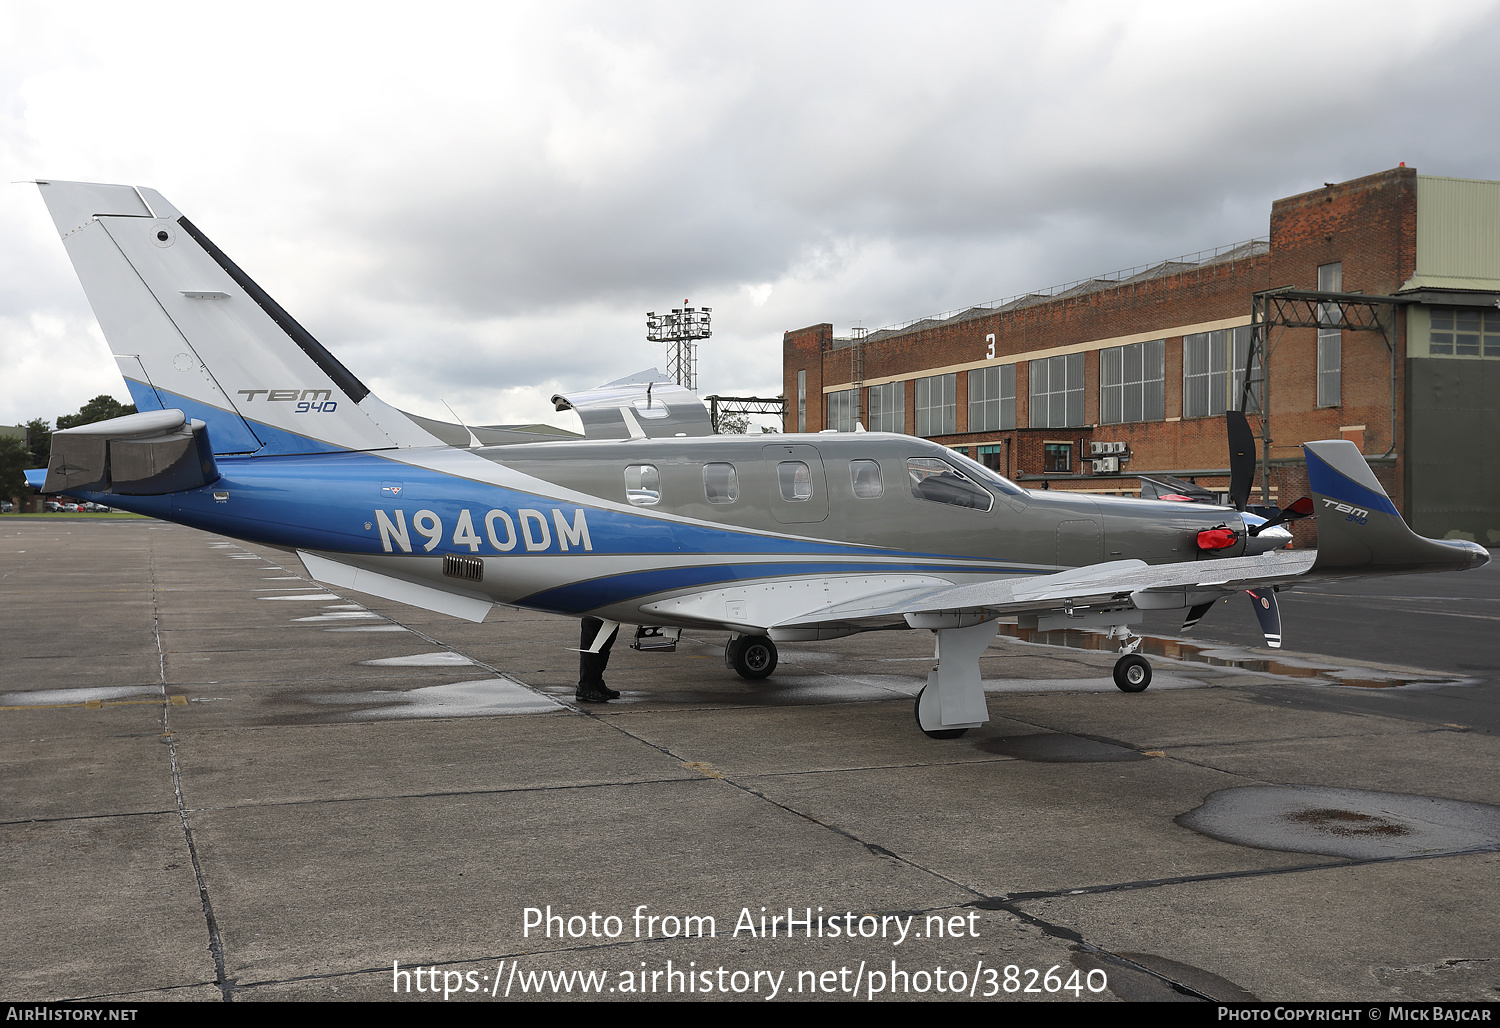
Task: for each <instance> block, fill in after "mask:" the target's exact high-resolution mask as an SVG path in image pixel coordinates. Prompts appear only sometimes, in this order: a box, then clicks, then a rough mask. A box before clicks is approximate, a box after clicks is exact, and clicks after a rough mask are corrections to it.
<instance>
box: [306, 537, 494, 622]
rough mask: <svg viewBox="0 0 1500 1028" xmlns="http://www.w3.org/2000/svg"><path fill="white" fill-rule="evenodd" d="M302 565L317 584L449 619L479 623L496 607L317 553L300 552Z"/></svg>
mask: <svg viewBox="0 0 1500 1028" xmlns="http://www.w3.org/2000/svg"><path fill="white" fill-rule="evenodd" d="M297 556H298V557H300V558H302V566H303V567H305V568H307V573H308V574H309V575H310V576H311V577H312V580H313V581H315V582H322V583H323V584H325V585H332V586H338V587H340V588H343V589H354V590H356V591H358V592H362V593H369V594H370V595H371V596H379V597H380V598H381V599H383V600H395V601H396V602H397V603H405V604H407V605H409V606H412V607H419V608H421V609H422V610H431V611H435V612H437V613H439V614H447V615H448V616H449V617H456V618H463V619H464V620H465V621H473V622H475V623H476V624H477V623H479V622H481V621H483V620H484V619H485V617H487V616H488V615H489V612H490V608H491V607H493V606H494V604H493V603H492V602H491V601H490V600H489V599H487V598H485V597H484V596H483V595H481V594H479V593H466V592H462V591H458V590H451V591H450V590H447V589H434V588H433V587H432V586H430V585H422V584H420V583H417V582H409V581H407V580H406V579H404V578H396V577H395V576H393V575H383V574H381V573H380V572H378V571H370V570H368V569H366V568H357V567H354V566H353V565H352V564H345V563H343V562H342V561H337V560H330V559H329V558H327V557H322V556H319V555H318V554H316V553H308V552H307V551H306V550H298V551H297Z"/></svg>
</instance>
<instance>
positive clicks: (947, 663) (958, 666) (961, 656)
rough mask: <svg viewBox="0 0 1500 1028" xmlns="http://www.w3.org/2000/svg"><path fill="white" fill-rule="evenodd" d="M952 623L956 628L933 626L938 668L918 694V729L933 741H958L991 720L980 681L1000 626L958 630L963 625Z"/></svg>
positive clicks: (955, 620) (988, 623) (957, 621)
mask: <svg viewBox="0 0 1500 1028" xmlns="http://www.w3.org/2000/svg"><path fill="white" fill-rule="evenodd" d="M951 623H952V624H953V625H954V627H952V628H944V627H938V626H936V625H934V626H932V627H933V628H934V633H933V634H934V635H935V636H936V637H937V646H936V651H935V652H934V654H933V656H935V657H937V667H935V668H933V669H932V671H931V672H930V673H929V674H928V675H927V684H926V685H925V686H923V687H922V691H921V692H919V693H917V705H916V711H915V713H916V715H917V727H918V728H920V729H922V731H923V732H924V733H925V734H926V735H927V737H928V738H929V739H957V738H958V737H959V736H961V735H963V734H964V733H965V732H967V731H968V730H969V729H971V728H978V727H979V726H980V725H982V724H984V723H985V722H986V721H988V720H989V719H990V713H989V710H988V709H987V708H986V707H985V702H984V683H983V682H982V681H980V678H979V655H980V654H982V653H983V652H984V651H985V649H986V647H988V646H989V644H990V641H991V640H992V639H994V638H995V631H996V629H997V628H998V627H999V624H1000V623H999V622H998V621H985V622H982V623H980V624H973V625H964V626H963V627H958V626H959V625H960V624H961V623H962V622H961V621H960V619H958V618H956V617H955V618H953V619H952V622H951ZM940 624H941V623H940ZM914 627H928V626H926V625H921V626H914Z"/></svg>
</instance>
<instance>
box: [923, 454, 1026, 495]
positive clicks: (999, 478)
mask: <svg viewBox="0 0 1500 1028" xmlns="http://www.w3.org/2000/svg"><path fill="white" fill-rule="evenodd" d="M943 456H944V457H946V458H948V459H950V460H953V461H954V462H956V463H957V464H958V465H959V466H961V467H962V468H963V469H964V471H965V472H967V473H968V474H971V475H973V476H974V477H975V478H977V479H978V480H979V481H981V482H984V483H986V484H988V485H992V486H994V487H995V488H996V489H999V490H1000V491H1001V492H1002V493H1009V494H1010V495H1011V496H1025V495H1026V490H1025V489H1022V488H1021V487H1020V486H1018V485H1016V483H1014V482H1012V481H1011V480H1010V479H1008V478H1006V477H1005V476H1004V475H1002V474H1000V472H998V471H995V470H994V469H993V468H987V467H985V466H984V465H983V464H981V463H979V462H978V461H977V460H973V459H971V458H969V457H965V456H964V455H963V454H961V453H959V452H958V451H957V450H954V451H952V452H951V453H945V454H944V455H943Z"/></svg>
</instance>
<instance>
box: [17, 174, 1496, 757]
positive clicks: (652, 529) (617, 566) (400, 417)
mask: <svg viewBox="0 0 1500 1028" xmlns="http://www.w3.org/2000/svg"><path fill="white" fill-rule="evenodd" d="M38 185H39V186H40V189H41V192H42V195H43V197H44V198H45V200H46V203H47V207H48V209H49V211H50V212H51V215H52V218H53V221H54V222H55V223H56V225H57V228H58V231H59V233H60V234H61V235H62V239H63V243H64V245H65V246H66V248H67V251H68V255H69V257H70V258H71V259H72V261H73V265H74V267H75V268H76V269H77V272H78V276H79V278H80V279H81V280H82V283H83V287H84V291H85V292H86V293H87V294H88V298H89V302H90V303H91V304H92V306H93V309H94V313H95V315H96V317H97V318H98V320H99V325H100V327H101V328H102V329H103V331H104V335H105V338H106V339H107V340H108V341H109V346H110V349H111V350H112V351H113V353H114V356H115V360H116V361H117V362H118V363H119V367H120V371H121V373H122V374H123V375H124V377H125V381H126V384H127V386H128V387H129V389H130V393H131V395H132V396H133V397H134V399H135V403H136V406H137V408H138V409H139V413H137V414H132V415H129V416H127V417H123V418H117V419H115V420H113V421H106V422H101V423H97V424H92V425H86V426H83V427H80V428H76V429H69V430H66V431H60V432H56V433H54V434H53V437H52V440H53V444H52V445H53V449H52V455H51V459H50V462H49V465H48V467H47V469H46V471H45V477H43V473H41V472H37V473H35V478H34V481H35V484H37V485H41V486H43V487H44V489H45V491H46V492H49V493H67V494H68V495H71V496H75V497H80V498H83V499H88V500H94V501H97V502H102V503H107V504H108V505H110V506H111V507H116V508H119V509H121V510H129V511H136V512H139V513H142V514H148V515H152V516H155V517H160V518H164V519H167V520H170V521H175V522H178V523H181V524H184V525H190V526H193V527H195V528H202V529H206V530H209V531H213V532H218V533H222V534H224V535H228V536H233V537H236V538H239V539H245V540H249V541H251V542H255V543H262V544H269V545H272V546H278V547H283V548H286V549H290V550H294V551H295V552H296V553H297V555H298V556H299V557H300V559H301V560H302V563H303V565H304V566H305V567H306V569H307V572H308V574H309V575H310V576H311V577H312V578H313V579H315V580H317V581H319V582H324V583H327V584H329V585H333V586H339V587H344V588H350V589H355V590H358V591H361V592H365V593H370V594H373V595H376V596H380V597H384V598H387V599H392V600H398V601H401V602H404V603H408V604H412V605H414V606H417V607H422V608H426V609H428V610H434V611H441V612H443V613H446V614H451V615H453V616H456V617H461V618H467V619H469V620H471V621H476V622H477V621H483V620H484V618H485V616H486V614H487V613H488V611H489V610H490V608H491V606H492V605H494V604H496V603H500V604H508V605H513V606H518V607H528V608H533V609H537V610H544V611H550V612H553V613H558V614H565V615H570V616H574V617H592V618H598V619H602V620H603V621H604V622H605V624H604V627H603V629H602V630H601V632H600V633H599V637H598V639H596V640H595V642H594V644H593V645H594V647H595V648H597V647H598V646H600V645H601V644H602V643H603V642H604V640H605V638H606V637H607V636H609V635H611V634H612V633H613V631H614V630H615V628H616V626H617V625H619V624H626V625H635V626H639V627H638V628H637V636H638V638H639V639H641V640H642V642H643V644H644V645H646V646H648V647H650V646H661V647H663V648H665V647H669V646H670V645H671V642H672V640H673V639H675V637H676V635H677V633H678V632H680V631H681V630H682V629H684V628H691V629H706V630H717V631H723V632H727V633H729V634H730V640H729V643H728V645H727V647H726V653H725V658H726V662H727V663H728V664H729V665H730V666H731V667H732V668H733V669H734V670H735V671H736V672H738V673H739V674H740V675H741V676H743V677H745V678H750V679H754V678H764V677H765V676H767V675H769V674H771V673H772V672H773V671H774V670H775V667H776V660H777V644H778V643H783V642H790V641H804V640H818V639H831V638H837V637H839V636H845V635H851V634H854V633H859V632H868V631H875V630H882V629H923V630H928V631H931V632H933V633H934V635H935V637H936V654H935V658H936V668H935V669H934V670H933V671H932V673H931V674H930V675H929V676H928V681H927V685H926V687H925V688H924V689H923V691H922V693H921V695H920V696H919V697H918V699H917V704H916V716H917V721H918V723H919V725H920V726H921V728H922V730H923V731H925V732H927V733H928V734H929V735H932V736H934V737H940V738H943V737H953V736H956V735H961V734H962V733H963V732H964V731H965V730H967V729H968V728H972V727H975V726H977V725H979V724H982V723H983V722H984V721H986V720H987V719H988V712H987V710H986V705H985V698H984V689H983V685H982V683H981V681H980V673H979V656H980V654H982V653H983V652H984V650H985V648H986V647H987V646H988V645H989V644H990V641H991V640H992V639H993V638H994V636H995V633H996V627H997V619H998V618H1000V617H1003V616H1018V617H1019V618H1020V620H1021V623H1022V624H1026V625H1033V626H1035V627H1037V628H1039V629H1043V630H1045V629H1050V628H1062V627H1074V628H1084V627H1087V628H1094V629H1101V630H1108V631H1109V633H1110V634H1111V636H1112V637H1113V638H1118V639H1119V640H1120V647H1121V653H1122V655H1121V657H1120V659H1119V661H1118V663H1117V664H1116V666H1115V681H1116V683H1117V684H1118V685H1119V686H1120V688H1121V689H1124V690H1126V691H1127V692H1137V691H1140V690H1142V689H1144V688H1146V686H1147V685H1148V684H1149V683H1150V680H1151V667H1150V665H1149V664H1148V663H1147V662H1146V660H1145V659H1144V658H1143V657H1141V656H1140V655H1139V654H1137V653H1135V652H1134V650H1135V648H1136V646H1137V645H1138V644H1139V639H1138V637H1135V636H1133V634H1132V633H1131V626H1132V625H1135V624H1138V623H1139V622H1140V620H1141V618H1142V614H1141V612H1142V611H1144V610H1160V609H1182V610H1184V611H1185V612H1187V616H1188V619H1189V621H1190V622H1191V621H1196V619H1197V617H1199V616H1201V615H1202V612H1203V611H1205V610H1207V608H1208V606H1209V605H1210V604H1212V603H1213V602H1214V601H1216V600H1218V599H1220V598H1222V597H1224V596H1225V595H1228V594H1230V593H1234V592H1240V591H1248V592H1250V594H1251V598H1252V601H1253V602H1254V604H1255V608H1256V612H1257V615H1258V616H1260V618H1261V622H1262V626H1263V628H1264V629H1265V631H1266V634H1267V637H1268V640H1269V641H1271V642H1272V644H1273V645H1277V644H1279V642H1280V632H1281V627H1280V616H1279V613H1278V611H1277V607H1276V602H1275V599H1276V591H1277V590H1278V589H1281V588H1285V587H1287V586H1291V585H1295V584H1297V583H1298V582H1306V581H1310V580H1314V579H1324V578H1330V577H1343V576H1352V575H1381V574H1392V573H1401V572H1418V571H1441V570H1460V569H1465V568H1472V567H1478V566H1480V565H1482V564H1484V563H1485V562H1486V561H1488V559H1489V557H1488V553H1487V552H1486V551H1485V549H1484V548H1483V547H1480V546H1478V545H1476V544H1474V543H1468V542H1457V541H1435V540H1430V539H1424V538H1421V537H1419V536H1416V535H1414V534H1413V533H1412V532H1411V531H1410V529H1408V528H1407V526H1406V524H1405V523H1404V522H1403V521H1402V519H1401V517H1400V515H1399V513H1398V512H1397V511H1396V508H1395V507H1394V506H1393V505H1392V504H1391V501H1390V500H1389V499H1388V498H1387V496H1386V494H1385V492H1384V491H1383V490H1382V489H1381V487H1380V485H1379V483H1378V482H1377V481H1376V479H1375V477H1374V475H1373V474H1371V472H1370V469H1369V467H1368V465H1367V464H1366V463H1365V461H1364V458H1363V457H1361V456H1360V454H1359V451H1358V450H1357V449H1356V448H1355V447H1354V445H1353V444H1351V443H1348V442H1344V441H1340V440H1334V441H1324V442H1313V443H1308V444H1307V446H1306V454H1307V464H1308V476H1309V480H1310V482H1311V488H1312V493H1313V495H1312V496H1311V497H1310V498H1307V499H1305V500H1303V501H1300V502H1299V503H1298V504H1294V505H1292V506H1291V507H1289V508H1288V509H1287V510H1285V511H1281V512H1279V513H1276V514H1275V515H1274V516H1272V517H1270V518H1261V517H1257V516H1255V515H1253V514H1249V513H1246V512H1245V511H1244V506H1245V500H1246V498H1247V496H1248V492H1249V482H1250V473H1249V469H1250V467H1251V464H1250V463H1246V458H1247V456H1248V459H1249V461H1250V462H1252V463H1253V445H1252V448H1251V450H1250V452H1249V454H1248V455H1247V454H1246V453H1245V452H1243V449H1242V450H1241V452H1239V453H1238V454H1237V455H1236V457H1235V464H1234V466H1235V468H1236V475H1235V485H1234V486H1233V488H1232V490H1231V493H1232V499H1233V500H1234V506H1233V507H1214V506H1207V505H1204V504H1193V503H1179V502H1153V501H1142V500H1136V499H1126V498H1110V497H1091V496H1077V495H1069V494H1067V493H1064V492H1060V491H1043V492H1030V491H1028V490H1025V489H1022V488H1020V487H1018V486H1017V485H1015V484H1014V483H1012V482H1010V481H1009V480H1007V479H1005V478H1003V477H1001V476H999V475H997V474H995V473H994V472H992V471H990V470H989V469H987V468H985V467H982V466H981V465H979V464H976V463H974V462H973V461H970V460H968V459H967V458H965V457H963V456H960V455H958V454H956V453H954V452H953V451H952V450H949V449H947V448H946V447H943V446H941V445H938V444H936V443H932V442H928V441H926V440H923V439H918V438H915V437H912V436H906V435H891V434H885V433H875V432H869V433H865V432H859V433H840V434H827V433H820V434H817V435H778V436H774V437H766V436H759V437H751V436H723V435H714V434H713V433H712V431H711V427H710V425H709V423H708V416H707V412H706V411H705V410H704V408H703V404H702V403H701V402H700V401H699V400H698V399H697V398H696V397H694V396H692V395H691V394H690V393H688V392H687V391H686V390H684V389H681V388H679V387H676V386H673V385H670V384H668V383H665V382H662V381H659V380H658V377H657V376H654V375H649V374H648V375H643V376H638V377H637V378H634V379H626V380H622V381H620V382H616V383H612V384H610V385H608V386H604V387H601V388H599V389H595V390H591V391H587V392H584V393H579V394H570V395H566V396H557V397H554V398H553V400H554V402H555V403H556V405H557V406H558V408H559V409H567V408H571V409H573V410H575V411H577V413H578V415H579V417H580V419H581V421H582V423H583V426H584V429H585V437H584V438H582V439H572V438H569V439H560V438H558V437H557V436H555V435H546V434H544V433H538V432H525V431H514V430H508V429H503V428H484V427H473V428H471V427H469V426H465V425H454V424H448V423H444V422H438V421H431V420H428V419H425V418H420V417H416V416H414V415H409V414H406V413H403V412H401V411H399V410H396V409H395V408H393V407H391V406H389V405H387V404H385V403H382V402H381V401H380V400H379V399H378V398H377V397H376V396H375V395H374V394H372V393H371V392H370V390H369V389H368V388H367V387H366V386H365V385H364V384H363V383H362V382H360V380H359V379H358V378H356V377H355V376H354V375H353V374H352V373H351V372H350V371H349V370H348V369H347V368H345V367H344V366H343V365H342V364H341V363H339V361H338V360H337V359H336V358H335V357H334V356H333V355H332V354H330V353H329V352H328V351H327V350H326V349H324V348H323V346H322V345H320V344H319V343H318V341H317V340H316V339H314V338H313V336H312V335H311V334H310V333H308V331H307V330H306V329H304V328H303V327H302V326H301V325H299V324H298V323H297V322H296V321H295V320H293V318H292V317H291V316H290V315H288V314H287V312H286V311H284V310H283V309H282V308H281V307H280V306H279V305H278V304H277V303H276V301H275V300H273V299H271V297H270V296H268V295H266V293H265V292H264V291H263V290H262V289H261V288H260V287H259V286H258V285H256V283H255V282H254V281H253V280H252V279H251V278H250V277H249V276H248V275H246V274H245V272H244V271H242V270H241V269H240V268H239V267H238V266H237V265H236V264H235V263H234V262H233V261H231V260H230V259H229V258H228V257H227V256H225V254H224V253H223V252H222V251H220V250H219V248H218V247H216V246H215V245H214V244H213V243H212V242H211V241H210V240H209V239H208V237H207V236H205V235H204V234H203V232H202V231H201V230H200V229H199V228H198V227H197V226H196V225H194V224H193V223H192V222H191V221H189V220H188V219H187V218H186V217H184V216H182V215H181V214H180V213H179V212H178V211H177V210H176V209H175V208H174V207H173V206H172V205H171V204H170V203H168V202H167V201H166V200H165V199H164V198H163V197H162V196H161V194H160V193H158V192H156V191H155V190H152V189H147V188H137V187H132V186H120V185H100V184H91V183H80V182H58V181H44V182H40V183H38ZM1246 434H1248V433H1246ZM1236 508H1238V509H1236ZM1309 514H1316V517H1317V523H1318V534H1319V539H1320V544H1321V545H1320V548H1319V549H1318V550H1316V551H1307V550H1302V551H1289V550H1286V549H1284V548H1283V547H1284V546H1285V544H1286V543H1287V541H1288V540H1289V538H1290V536H1289V533H1287V531H1286V530H1285V528H1283V527H1281V523H1283V522H1285V521H1287V520H1291V519H1293V518H1295V517H1300V516H1307V515H1309Z"/></svg>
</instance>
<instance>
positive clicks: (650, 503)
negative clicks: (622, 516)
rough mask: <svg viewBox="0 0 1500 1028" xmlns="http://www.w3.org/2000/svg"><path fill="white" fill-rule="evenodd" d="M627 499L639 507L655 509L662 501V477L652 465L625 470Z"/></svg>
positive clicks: (638, 465) (639, 465)
mask: <svg viewBox="0 0 1500 1028" xmlns="http://www.w3.org/2000/svg"><path fill="white" fill-rule="evenodd" d="M625 498H626V499H627V500H629V501H630V502H631V503H633V504H635V505H636V506H637V507H654V506H656V504H657V503H658V502H659V501H660V500H661V476H660V475H658V474H657V473H656V468H654V467H652V466H651V465H650V464H632V465H630V466H629V467H627V468H626V469H625Z"/></svg>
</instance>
